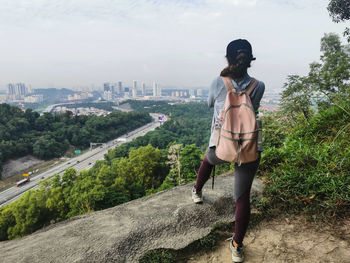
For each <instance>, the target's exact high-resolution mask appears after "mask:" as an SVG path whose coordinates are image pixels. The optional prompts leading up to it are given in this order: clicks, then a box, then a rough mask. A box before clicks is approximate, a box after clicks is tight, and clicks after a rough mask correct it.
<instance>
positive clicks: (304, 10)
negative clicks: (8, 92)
mask: <svg viewBox="0 0 350 263" xmlns="http://www.w3.org/2000/svg"><path fill="white" fill-rule="evenodd" d="M327 5H328V1H327V0H16V1H14V0H0V89H5V88H6V84H7V83H18V82H23V83H25V84H30V85H31V87H32V88H34V89H35V88H52V87H56V88H63V87H64V88H72V89H77V88H80V87H91V86H94V87H96V88H97V87H102V85H103V83H104V82H111V83H113V82H118V81H122V82H123V83H124V85H125V86H131V85H132V81H133V80H137V81H138V82H139V83H141V82H145V83H146V85H147V86H151V85H152V83H153V81H156V82H158V83H159V84H160V85H161V86H163V87H167V86H172V87H178V88H191V87H204V88H206V87H209V86H210V83H211V82H212V80H213V79H214V78H215V77H217V76H218V75H219V74H220V71H221V70H222V69H223V68H224V67H225V66H226V63H227V62H226V59H225V53H226V46H227V44H228V43H229V42H230V41H232V40H234V39H237V38H243V39H247V40H248V41H249V42H250V43H251V44H252V46H253V55H254V56H255V57H256V58H257V59H256V61H253V62H252V67H251V68H250V69H249V72H248V73H249V74H250V75H251V76H254V77H255V78H257V79H259V80H262V81H264V82H265V86H266V90H267V91H276V90H277V91H278V90H280V89H281V88H282V87H283V84H284V83H285V82H286V78H287V76H288V75H291V74H298V75H305V74H307V73H308V67H309V64H310V63H311V62H313V61H317V60H319V57H320V39H321V38H322V37H323V35H324V33H330V32H335V33H338V34H339V35H341V34H342V32H343V30H344V28H345V27H346V24H345V23H339V24H336V23H333V22H332V20H331V18H330V17H329V14H328V11H327V9H326V8H327ZM344 43H345V40H344Z"/></svg>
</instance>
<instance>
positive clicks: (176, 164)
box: [167, 144, 184, 185]
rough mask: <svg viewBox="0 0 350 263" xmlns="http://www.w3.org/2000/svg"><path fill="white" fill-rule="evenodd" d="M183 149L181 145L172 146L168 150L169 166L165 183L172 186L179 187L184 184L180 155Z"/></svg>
mask: <svg viewBox="0 0 350 263" xmlns="http://www.w3.org/2000/svg"><path fill="white" fill-rule="evenodd" d="M182 149H183V146H182V144H172V145H170V147H169V150H168V164H169V165H170V171H169V175H168V176H167V177H168V178H167V181H170V182H172V183H173V184H174V185H180V184H182V183H183V182H184V178H183V177H182V174H181V162H180V153H181V151H182Z"/></svg>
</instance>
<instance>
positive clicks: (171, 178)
mask: <svg viewBox="0 0 350 263" xmlns="http://www.w3.org/2000/svg"><path fill="white" fill-rule="evenodd" d="M201 154H202V152H201V151H200V149H199V148H198V147H197V146H196V145H194V144H191V145H186V146H185V147H184V146H183V145H182V144H172V145H170V146H169V149H168V162H167V163H168V164H169V166H170V170H169V174H168V175H167V177H166V178H165V180H164V181H163V183H162V185H161V186H160V187H159V189H157V190H158V191H161V190H165V189H168V188H172V187H174V186H177V185H181V184H183V183H188V182H192V181H193V180H195V179H196V178H197V171H198V169H199V166H200V165H201Z"/></svg>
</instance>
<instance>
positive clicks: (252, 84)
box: [245, 78, 259, 96]
mask: <svg viewBox="0 0 350 263" xmlns="http://www.w3.org/2000/svg"><path fill="white" fill-rule="evenodd" d="M258 84H259V81H258V80H256V79H254V78H252V80H251V81H250V83H249V85H248V87H246V88H245V93H246V94H247V95H248V96H249V95H250V93H252V92H253V90H254V89H255V88H256V86H258Z"/></svg>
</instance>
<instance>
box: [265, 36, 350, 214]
mask: <svg viewBox="0 0 350 263" xmlns="http://www.w3.org/2000/svg"><path fill="white" fill-rule="evenodd" d="M344 48H345V47H343V46H341V44H340V40H339V37H338V36H336V35H334V34H328V35H325V37H324V38H322V41H321V51H322V56H321V63H313V64H311V68H310V73H309V75H308V76H306V77H299V76H291V77H289V79H288V85H286V87H285V90H284V91H283V96H282V98H283V99H282V101H281V103H282V107H281V108H282V111H281V112H280V113H276V115H277V116H281V115H280V114H282V116H283V114H285V115H286V116H285V117H284V123H283V124H282V125H280V127H282V128H281V129H280V130H281V131H283V133H282V134H283V136H282V143H281V140H280V138H281V137H280V138H278V137H277V138H278V141H279V143H277V144H276V145H274V144H273V142H271V141H270V142H269V145H268V147H267V149H266V150H265V152H264V153H263V158H262V162H261V165H260V168H259V170H260V173H261V174H262V175H265V177H264V179H265V181H266V188H265V190H264V199H262V201H261V205H262V207H263V208H264V209H266V210H268V211H274V210H275V209H277V210H276V211H279V212H281V211H284V212H287V213H295V214H299V213H304V214H307V215H310V216H313V217H315V218H319V217H321V218H330V217H333V216H336V217H339V216H342V215H344V214H346V213H348V211H349V207H350V195H349V189H350V177H349V174H350V158H349V157H350V148H349V143H348V142H349V140H350V107H349V105H350V89H349V88H350V87H349V82H348V80H349V77H350V58H349V54H347V52H345V49H344ZM307 94H309V97H308V98H305V97H306V96H307ZM320 94H321V96H320ZM310 102H311V103H310ZM293 105H295V107H294V108H292V109H291V107H292V106H293ZM312 108H314V109H312ZM294 109H297V110H295V111H294ZM274 121H276V120H274ZM272 123H273V122H272ZM275 124H277V123H276V122H275ZM275 124H274V125H275ZM291 124H293V125H291ZM269 125H271V124H269ZM288 125H289V130H286V127H288ZM271 126H272V127H273V125H271ZM283 127H284V128H283ZM272 135H273V133H272ZM283 137H284V139H283ZM277 147H278V148H277Z"/></svg>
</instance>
